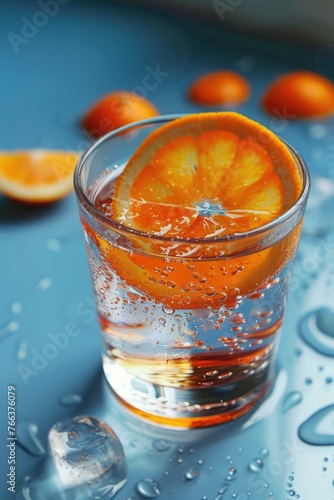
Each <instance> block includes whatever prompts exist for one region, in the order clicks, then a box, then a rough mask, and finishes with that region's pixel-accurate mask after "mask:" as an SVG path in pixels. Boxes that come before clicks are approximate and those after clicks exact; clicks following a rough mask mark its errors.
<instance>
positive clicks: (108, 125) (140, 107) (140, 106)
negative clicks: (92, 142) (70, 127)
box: [82, 90, 159, 138]
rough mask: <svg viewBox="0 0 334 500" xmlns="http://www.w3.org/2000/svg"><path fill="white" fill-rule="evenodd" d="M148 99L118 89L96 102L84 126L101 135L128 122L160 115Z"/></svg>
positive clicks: (88, 112) (90, 132)
mask: <svg viewBox="0 0 334 500" xmlns="http://www.w3.org/2000/svg"><path fill="white" fill-rule="evenodd" d="M158 114H159V112H158V110H157V108H156V107H155V106H154V104H152V103H151V102H150V101H149V100H148V99H145V98H144V97H142V96H140V95H138V94H136V93H135V92H131V91H127V90H118V91H115V92H111V93H110V94H108V95H106V96H104V97H102V99H100V100H99V101H97V102H96V103H94V104H93V105H92V107H91V108H90V109H89V110H88V111H87V112H86V113H85V115H84V117H83V119H82V126H83V128H84V129H85V130H86V131H87V132H88V133H89V134H90V135H92V136H93V137H96V138H97V137H100V136H102V135H104V134H106V133H107V132H110V131H111V130H115V129H117V128H119V127H122V126H123V125H127V124H128V123H132V122H136V121H139V120H144V119H145V118H151V117H152V116H156V115H158Z"/></svg>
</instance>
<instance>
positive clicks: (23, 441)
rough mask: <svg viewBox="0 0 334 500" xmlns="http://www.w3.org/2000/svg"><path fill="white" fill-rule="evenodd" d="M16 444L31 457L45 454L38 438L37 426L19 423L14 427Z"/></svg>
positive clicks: (30, 423) (31, 423)
mask: <svg viewBox="0 0 334 500" xmlns="http://www.w3.org/2000/svg"><path fill="white" fill-rule="evenodd" d="M16 437H17V442H18V444H19V445H20V446H21V448H23V449H24V450H25V451H26V452H27V453H29V454H30V455H32V456H41V455H44V454H45V449H44V446H43V445H42V443H41V441H40V439H39V436H38V426H37V425H36V424H35V423H33V422H19V423H18V424H17V426H16Z"/></svg>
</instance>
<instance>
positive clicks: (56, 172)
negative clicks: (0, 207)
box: [0, 149, 79, 203]
mask: <svg viewBox="0 0 334 500" xmlns="http://www.w3.org/2000/svg"><path fill="white" fill-rule="evenodd" d="M78 159H79V155H78V154H77V153H75V152H73V151H51V150H44V149H30V150H22V151H12V152H4V151H1V152H0V192H2V193H3V194H4V195H6V196H7V197H9V198H12V199H15V200H18V201H21V202H27V203H49V202H52V201H56V200H59V199H60V198H63V197H64V196H66V195H67V194H69V193H70V192H71V191H72V190H73V180H72V178H73V171H74V168H75V166H76V164H77V162H78Z"/></svg>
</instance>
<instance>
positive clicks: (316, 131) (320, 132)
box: [309, 123, 329, 139]
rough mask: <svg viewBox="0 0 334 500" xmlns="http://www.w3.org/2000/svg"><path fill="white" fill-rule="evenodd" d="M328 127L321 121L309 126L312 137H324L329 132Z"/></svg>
mask: <svg viewBox="0 0 334 500" xmlns="http://www.w3.org/2000/svg"><path fill="white" fill-rule="evenodd" d="M328 130H329V129H328V127H326V126H325V125H322V124H320V123H315V124H314V125H311V126H310V128H309V134H310V136H311V138H312V139H323V138H324V137H325V136H326V135H327V134H328Z"/></svg>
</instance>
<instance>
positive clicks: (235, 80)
mask: <svg viewBox="0 0 334 500" xmlns="http://www.w3.org/2000/svg"><path fill="white" fill-rule="evenodd" d="M249 94H250V87H249V84H248V82H247V80H246V79H245V78H244V77H243V76H242V75H240V74H239V73H236V72H235V71H228V70H221V71H213V72H211V73H206V74H204V75H202V76H200V77H198V78H197V79H196V80H195V81H194V82H193V83H192V84H191V86H190V88H189V90H188V96H189V99H190V100H191V101H193V102H195V103H196V104H200V105H203V106H220V105H224V104H229V105H238V104H242V103H243V102H244V101H246V100H247V99H248V97H249Z"/></svg>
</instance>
